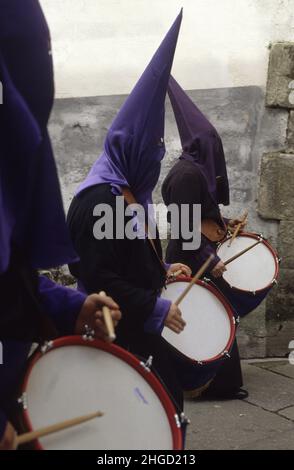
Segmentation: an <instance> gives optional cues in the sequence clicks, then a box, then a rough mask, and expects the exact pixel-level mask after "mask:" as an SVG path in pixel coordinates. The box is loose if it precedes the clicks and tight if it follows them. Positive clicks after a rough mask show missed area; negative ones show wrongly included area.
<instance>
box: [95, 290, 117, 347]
mask: <svg viewBox="0 0 294 470" xmlns="http://www.w3.org/2000/svg"><path fill="white" fill-rule="evenodd" d="M99 295H101V296H102V297H106V294H105V292H104V291H101V292H99ZM102 313H103V318H104V323H105V325H106V329H107V333H108V337H109V339H110V340H111V341H114V340H115V338H116V336H115V332H114V326H113V321H112V316H111V313H110V309H109V307H107V306H106V305H104V306H103V307H102Z"/></svg>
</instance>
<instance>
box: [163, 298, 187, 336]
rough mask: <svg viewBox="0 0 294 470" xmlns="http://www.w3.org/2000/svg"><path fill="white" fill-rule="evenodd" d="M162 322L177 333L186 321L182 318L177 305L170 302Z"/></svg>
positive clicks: (181, 329)
mask: <svg viewBox="0 0 294 470" xmlns="http://www.w3.org/2000/svg"><path fill="white" fill-rule="evenodd" d="M164 324H165V326H167V327H168V328H169V329H170V330H172V331H174V332H175V333H177V334H179V333H181V332H182V331H183V329H184V328H185V326H186V322H185V321H184V320H183V318H182V312H181V310H180V309H179V307H178V306H177V305H175V304H171V306H170V309H169V312H168V314H167V317H166V319H165V322H164Z"/></svg>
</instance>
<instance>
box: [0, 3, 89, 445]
mask: <svg viewBox="0 0 294 470" xmlns="http://www.w3.org/2000/svg"><path fill="white" fill-rule="evenodd" d="M0 81H1V90H0V91H1V95H2V98H3V104H0V293H1V295H0V302H1V304H0V341H1V345H0V346H1V351H2V348H3V360H4V363H3V364H2V365H0V449H1V447H2V442H1V440H2V434H3V432H4V431H5V430H7V428H8V427H9V426H8V425H7V416H9V415H10V413H11V409H10V408H11V401H12V400H13V399H14V396H15V393H16V389H17V387H19V385H20V384H19V381H20V380H21V378H22V376H23V372H24V368H25V364H26V360H27V355H28V353H29V351H30V348H31V343H32V342H39V341H43V340H44V339H49V338H53V337H54V336H56V335H57V334H60V335H63V336H64V335H70V334H73V333H74V332H75V331H76V330H75V328H76V322H77V319H78V316H79V313H80V312H81V311H82V307H83V304H84V302H85V299H86V296H85V295H84V294H82V293H80V292H77V291H75V290H73V289H67V288H66V287H63V286H60V285H57V284H55V283H54V282H52V281H50V280H49V279H48V278H46V277H44V276H38V273H37V270H36V268H50V267H53V266H57V265H62V264H64V263H68V262H74V261H75V260H77V259H78V258H77V255H76V254H75V252H74V250H73V247H72V244H71V241H70V236H69V233H68V229H67V226H66V221H65V216H64V210H63V205H62V199H61V192H60V187H59V182H58V177H57V172H56V167H55V162H54V157H53V154H52V150H51V144H50V139H49V136H48V132H47V123H48V118H49V115H50V111H51V107H52V104H53V96H54V93H53V91H54V87H53V69H52V57H51V49H50V37H49V30H48V27H47V24H46V21H45V18H44V16H43V13H42V10H41V8H40V5H39V2H38V1H37V0H26V1H19V0H1V2H0ZM97 308H98V307H97V304H96V306H95V311H96V310H97ZM95 311H94V312H93V316H94V313H95ZM13 408H14V410H13ZM4 410H5V412H4ZM12 411H15V402H14V403H12Z"/></svg>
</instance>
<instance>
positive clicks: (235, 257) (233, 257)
mask: <svg viewBox="0 0 294 470" xmlns="http://www.w3.org/2000/svg"><path fill="white" fill-rule="evenodd" d="M261 241H262V240H258V242H256V243H253V245H250V246H248V247H247V248H245V250H242V251H240V252H239V253H237V254H236V255H234V256H232V258H229V259H227V261H224V265H225V266H226V265H227V264H230V263H231V262H232V261H234V260H235V259H237V258H239V256H242V255H244V253H246V252H247V251H249V250H252V248H254V247H255V246H256V245H258V244H259V243H261Z"/></svg>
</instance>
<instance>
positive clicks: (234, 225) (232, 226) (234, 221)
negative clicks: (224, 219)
mask: <svg viewBox="0 0 294 470" xmlns="http://www.w3.org/2000/svg"><path fill="white" fill-rule="evenodd" d="M239 224H241V227H240V230H243V229H244V227H245V225H246V224H247V217H246V218H245V220H243V219H230V220H229V223H228V227H229V230H230V232H234V231H235V230H236V228H237V225H239Z"/></svg>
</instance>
